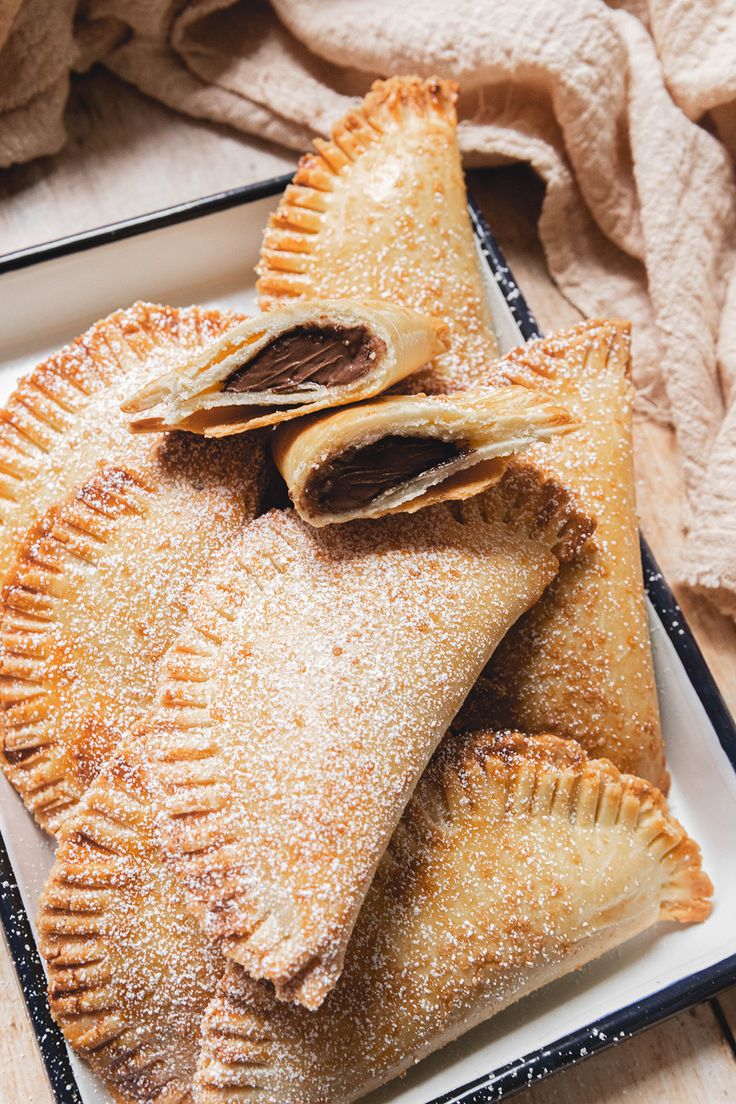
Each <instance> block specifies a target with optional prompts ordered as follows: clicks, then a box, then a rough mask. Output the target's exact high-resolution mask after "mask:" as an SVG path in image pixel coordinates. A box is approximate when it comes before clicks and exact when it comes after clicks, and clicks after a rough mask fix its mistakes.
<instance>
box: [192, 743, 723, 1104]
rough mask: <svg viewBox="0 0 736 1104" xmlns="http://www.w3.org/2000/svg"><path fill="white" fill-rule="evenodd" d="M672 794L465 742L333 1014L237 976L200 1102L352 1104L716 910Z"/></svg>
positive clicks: (389, 864)
mask: <svg viewBox="0 0 736 1104" xmlns="http://www.w3.org/2000/svg"><path fill="white" fill-rule="evenodd" d="M711 892H712V887H711V885H710V881H709V879H708V878H707V876H706V875H705V874H704V873H703V872H702V870H701V867H700V855H699V850H698V847H697V845H696V844H695V843H693V841H692V840H690V839H689V838H688V837H687V835H686V833H685V832H684V831H683V829H682V828H681V827H680V825H679V824H678V823H677V822H676V821H675V820H674V819H673V818H672V817H671V816H670V815H669V813H668V811H667V807H666V805H665V802H664V800H663V798H662V795H661V794H660V793H659V792H658V791H657V790H656V789H654V788H653V787H652V786H649V785H648V784H647V783H645V782H642V781H641V780H640V779H637V778H632V777H630V776H627V775H622V774H619V772H618V771H617V770H616V769H615V767H613V766H612V765H611V764H610V763H608V762H606V761H605V760H603V761H595V760H589V759H587V757H586V756H585V753H584V752H583V751H582V750H581V749H580V748H579V747H578V746H577V745H576V744H574V743H572V742H566V741H562V740H558V739H555V738H554V737H551V736H538V737H535V738H534V739H529V738H527V737H523V736H518V735H512V734H504V735H493V734H488V733H478V734H475V735H474V736H472V737H470V738H467V740H466V742H465V743H464V744H458V742H457V741H455V742H452V741H451V740H448V742H447V743H446V744H443V746H442V748H441V749H440V751H439V752H438V754H437V757H436V759H435V761H434V762H433V764H432V765H431V767H430V768H429V770H428V771H427V772H426V773H425V775H424V777H423V778H422V779H421V781H420V783H419V786H418V787H417V791H416V794H415V796H414V798H413V799H412V801H411V803H410V804H409V807H408V808H407V810H406V812H405V814H404V817H403V819H402V821H401V823H400V825H399V827H398V829H397V831H396V832H395V834H394V836H393V839H392V840H391V843H390V845H389V849H388V851H387V853H386V855H385V856H384V858H383V861H382V862H381V865H380V867H379V869H378V872H377V874H376V877H375V879H374V881H373V884H372V885H371V888H370V890H369V891H368V895H367V897H366V902H365V905H364V906H363V909H362V911H361V914H360V918H359V920H358V924H357V927H356V930H355V932H354V934H353V937H352V939H351V941H350V946H349V948H348V953H347V956H346V959H345V970H344V973H343V976H342V977H341V978H340V981H339V983H338V985H337V988H336V989H335V991H334V992H333V993H331V994H330V995H329V997H328V998H327V1000H326V1001H325V1003H324V1004H323V1005H322V1007H321V1008H319V1009H318V1010H317V1011H316V1012H312V1013H308V1012H305V1011H304V1010H303V1009H298V1008H294V1007H289V1006H287V1005H284V1004H279V1003H278V1002H277V1001H275V1000H274V999H273V997H272V996H271V995H270V994H268V993H266V992H264V990H263V988H262V987H259V986H256V985H255V984H254V983H253V982H252V981H251V980H250V979H249V978H247V977H246V976H245V974H244V972H243V971H242V970H240V969H239V968H238V967H236V966H230V967H229V969H228V971H227V973H226V975H225V979H224V984H223V986H222V991H221V994H220V995H219V996H218V997H217V998H216V999H215V1000H214V1001H213V1002H212V1004H211V1005H210V1007H209V1009H208V1010H207V1013H206V1015H205V1018H204V1022H203V1027H202V1034H203V1038H202V1048H201V1053H200V1059H199V1064H198V1071H197V1078H196V1081H195V1099H196V1100H197V1101H198V1104H224V1102H225V1101H228V1102H231V1101H235V1100H249V1101H253V1102H254V1104H294V1101H299V1102H300V1104H348V1102H349V1101H352V1100H355V1099H356V1098H357V1097H360V1096H362V1095H363V1094H364V1093H367V1092H369V1091H370V1090H371V1089H374V1088H375V1087H376V1086H378V1085H380V1084H382V1083H384V1082H385V1081H388V1080H389V1079H390V1078H392V1077H396V1076H398V1075H399V1074H401V1073H402V1072H403V1071H404V1070H406V1069H408V1068H409V1067H410V1066H412V1065H414V1063H415V1062H417V1060H419V1059H420V1058H423V1057H425V1056H426V1055H427V1054H429V1053H430V1052H432V1051H433V1050H437V1049H438V1048H439V1047H441V1046H443V1045H444V1044H445V1043H448V1042H450V1041H451V1040H452V1039H454V1038H456V1037H457V1036H458V1035H460V1034H462V1033H463V1032H465V1031H468V1030H470V1029H471V1028H473V1027H475V1026H476V1025H477V1024H479V1023H480V1022H482V1021H483V1020H486V1019H488V1018H489V1017H490V1016H493V1015H494V1014H495V1013H496V1012H499V1011H500V1010H501V1009H502V1008H505V1007H506V1006H507V1005H509V1004H511V1003H512V1002H513V1001H516V1000H518V999H519V998H520V997H522V996H524V995H525V994H527V993H530V992H532V991H533V990H535V989H538V988H539V987H540V986H541V985H544V984H546V983H547V982H550V981H552V980H553V979H555V978H559V977H561V976H562V975H564V974H566V973H569V972H570V971H572V970H575V969H577V968H578V967H579V966H582V965H583V964H584V963H586V962H589V961H590V960H591V959H594V958H596V957H598V956H599V955H601V954H603V953H604V952H605V951H607V950H609V949H610V948H612V947H616V946H618V945H619V944H621V943H623V942H624V941H625V940H627V939H629V938H631V937H632V936H634V935H636V934H637V933H639V932H641V931H643V930H644V929H645V928H648V927H649V926H650V925H652V924H655V923H657V921H662V920H664V921H678V922H682V923H688V922H693V921H699V920H703V919H704V918H705V917H706V916H707V915H708V912H709V909H710V904H709V897H710V894H711Z"/></svg>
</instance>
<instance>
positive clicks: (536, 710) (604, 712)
mask: <svg viewBox="0 0 736 1104" xmlns="http://www.w3.org/2000/svg"><path fill="white" fill-rule="evenodd" d="M629 341H630V337H629V324H628V323H626V322H621V321H617V320H613V321H600V320H593V321H590V322H585V323H582V324H581V325H579V326H576V327H574V328H573V329H572V330H568V331H566V332H563V333H560V334H556V335H553V336H551V337H549V338H545V339H544V340H541V341H535V342H532V343H531V344H529V345H526V346H523V347H521V348H519V349H515V350H514V351H513V352H511V353H509V354H508V355H507V356H506V357H504V358H503V360H501V361H498V362H497V363H496V365H495V366H494V374H496V378H497V382H499V383H502V382H503V381H504V380H506V381H507V382H511V383H513V384H524V385H525V386H527V387H533V388H536V389H537V390H538V391H540V392H546V393H547V394H548V395H549V396H550V397H551V398H553V399H554V401H556V402H559V403H562V404H564V405H565V406H566V407H567V408H568V409H569V410H570V411H571V412H572V413H573V414H574V415H576V416H577V418H578V419H579V421H580V429H579V431H578V432H577V433H576V434H575V435H574V436H571V437H569V438H557V439H555V440H552V441H550V443H549V444H548V445H546V446H545V447H544V449H543V450H542V449H537V448H533V449H532V450H531V453H530V455H531V456H533V457H534V459H535V460H536V462H537V463H538V464H539V465H540V466H541V467H542V468H543V470H545V471H546V472H547V474H551V473H552V472H554V473H557V474H558V475H559V476H560V477H561V478H562V479H563V480H564V481H565V483H567V484H569V485H570V486H571V487H572V488H573V489H574V491H575V493H576V495H577V496H578V498H579V500H580V502H582V503H584V505H585V507H586V508H587V509H588V510H589V511H590V512H591V513H592V514H593V515H594V516H595V517H596V519H597V528H596V532H595V534H594V537H593V538H592V539H591V540H590V541H589V542H588V544H587V546H586V548H585V550H584V552H583V554H582V556H581V557H580V558H579V559H578V561H577V562H576V563H574V564H572V563H571V564H567V565H565V566H564V567H563V568H562V569H561V571H560V573H559V575H558V577H557V578H556V579H555V581H554V583H553V584H552V585H551V586H550V588H549V589H548V590H547V592H546V593H545V595H544V597H543V598H542V600H541V602H539V603H538V604H537V605H536V606H535V607H534V609H533V610H531V611H530V612H529V614H528V615H527V616H526V617H524V618H523V619H522V620H521V621H520V622H519V624H518V625H517V626H515V627H514V629H513V630H512V631H511V632H510V633H509V635H508V637H507V638H506V639H505V640H504V641H503V643H502V645H501V647H500V648H499V650H498V651H497V652H496V654H495V655H494V657H493V660H492V661H491V664H490V666H489V667H488V668H487V670H486V671H485V673H484V676H483V678H482V679H481V680H479V682H478V685H477V686H476V687H475V688H474V690H473V692H472V693H471V694H470V695H469V697H468V700H467V702H466V706H465V708H464V710H463V714H462V715H461V717H460V718H459V719H458V724H461V725H462V726H464V727H469V728H476V727H478V726H479V725H480V724H489V725H491V726H492V727H496V728H498V727H516V728H520V729H522V730H523V731H525V732H532V733H533V732H550V731H551V732H555V733H557V734H559V735H560V736H567V737H570V738H572V739H575V740H578V741H579V742H580V743H581V744H582V746H583V747H584V748H585V749H586V751H587V752H588V753H589V754H590V755H592V756H595V757H599V756H605V757H607V758H608V759H611V760H612V761H613V762H614V763H615V764H616V766H617V767H619V768H620V769H621V770H624V771H628V772H630V773H632V774H637V775H639V776H641V777H642V778H646V779H648V780H649V781H650V782H653V783H654V784H655V785H657V786H658V787H659V788H660V789H661V790H662V791H663V792H665V793H666V792H667V788H668V786H669V776H668V773H667V768H666V765H665V754H664V743H663V739H662V733H661V729H660V724H659V709H658V704H657V691H656V686H655V682H654V670H653V665H652V654H651V644H650V639H649V629H648V624H647V613H646V606H645V602H644V593H643V588H642V568H641V554H640V550H639V533H638V528H637V514H636V492H635V485H634V468H633V456H632V439H631V433H632V402H633V388H632V385H631V382H630V379H629V369H630V348H629Z"/></svg>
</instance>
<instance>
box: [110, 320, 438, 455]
mask: <svg viewBox="0 0 736 1104" xmlns="http://www.w3.org/2000/svg"><path fill="white" fill-rule="evenodd" d="M439 328H440V329H444V327H439ZM443 347H444V343H443V341H442V340H441V339H440V337H439V335H438V326H437V325H435V323H433V322H432V320H431V319H430V318H428V317H426V316H425V315H421V314H419V313H418V312H417V311H413V310H409V309H408V308H406V307H402V306H398V305H396V304H392V303H381V302H379V301H378V300H373V301H370V302H368V301H366V302H357V301H355V302H353V301H351V300H347V299H322V300H320V301H319V302H304V303H299V302H297V303H293V304H289V305H288V306H285V307H283V308H282V309H281V310H273V311H271V312H269V313H268V314H259V315H256V317H255V318H251V319H249V320H248V321H247V322H240V323H239V324H238V325H237V326H235V327H234V328H233V329H231V330H228V332H227V333H225V334H223V335H222V336H220V337H218V339H217V340H216V341H214V342H212V344H211V345H209V346H207V347H206V348H205V349H202V350H201V351H200V352H198V354H197V356H195V357H193V358H192V359H191V360H189V361H187V362H186V363H183V364H180V365H177V367H176V368H175V369H173V370H172V371H169V372H167V373H165V374H164V375H162V376H159V377H157V378H156V379H153V380H151V381H150V382H148V383H146V385H145V386H144V387H143V388H142V389H141V390H140V391H139V392H138V393H137V394H135V395H133V397H132V398H129V399H127V400H126V401H125V402H124V403H123V404H122V407H121V409H122V410H123V411H124V412H125V413H128V414H134V415H137V416H135V417H133V418H132V419H131V421H130V429H131V430H133V432H135V433H147V432H149V433H150V432H160V431H161V430H167V429H188V430H191V431H192V432H194V433H203V434H204V435H205V436H207V437H226V436H228V435H229V434H232V433H242V432H243V431H244V430H247V429H256V428H257V427H258V426H265V425H273V424H275V423H277V422H284V421H289V420H290V419H292V418H300V417H301V416H302V415H303V414H309V413H311V412H313V411H316V410H323V409H325V408H326V407H330V406H342V405H344V404H345V403H351V402H356V401H357V400H359V399H366V398H371V397H372V396H373V395H377V394H379V392H381V391H385V390H386V389H387V388H389V387H391V386H392V385H393V384H395V383H397V382H399V381H400V380H403V379H404V377H405V376H407V375H409V374H410V373H411V372H414V371H415V370H416V369H417V368H419V367H421V366H422V365H423V364H426V363H427V361H428V360H430V359H431V357H432V356H433V355H434V353H436V352H438V351H439V350H440V349H442V348H443ZM148 411H150V413H147V412H148ZM141 414H142V415H143V416H138V415H141Z"/></svg>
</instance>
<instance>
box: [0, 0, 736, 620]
mask: <svg viewBox="0 0 736 1104" xmlns="http://www.w3.org/2000/svg"><path fill="white" fill-rule="evenodd" d="M0 42H4V45H3V47H2V52H1V53H0V164H6V165H7V164H11V163H13V162H17V161H22V160H27V159H29V158H32V157H37V156H39V155H40V154H48V153H53V152H54V151H56V150H58V149H59V148H60V147H61V146H62V145H63V142H64V122H63V110H64V103H65V100H66V96H67V91H68V86H69V73H70V70H73V69H76V70H84V69H86V68H88V67H89V65H91V64H92V63H93V62H94V61H97V60H101V61H102V62H103V63H104V64H105V65H106V66H108V67H109V68H110V69H111V70H113V71H114V72H115V73H117V74H119V76H121V77H123V78H124V79H125V80H127V81H130V82H132V83H133V84H135V85H137V86H138V88H140V89H142V90H143V91H144V92H146V93H148V94H149V95H151V96H155V97H157V98H158V99H159V100H161V101H163V102H164V103H166V104H168V105H169V106H171V107H174V108H178V109H179V110H181V111H185V112H188V113H189V114H191V115H195V116H199V117H202V118H207V119H213V120H216V121H218V122H220V123H228V124H230V125H231V126H234V127H237V128H238V129H240V130H243V131H247V132H249V133H252V134H257V135H260V136H261V137H264V138H267V139H271V140H272V141H274V142H279V143H282V144H285V145H288V146H291V147H293V148H295V149H303V148H305V147H306V146H307V144H308V142H309V140H310V138H311V136H312V135H313V134H314V133H315V132H317V133H320V134H326V133H327V131H328V129H329V127H330V124H331V123H332V122H333V121H334V120H335V119H336V118H338V117H339V116H340V115H341V114H342V113H343V112H344V111H345V110H346V109H347V108H349V107H350V105H351V102H352V100H353V98H354V97H356V96H359V95H362V94H363V93H364V92H365V91H366V89H367V88H368V86H369V84H370V82H371V80H372V79H373V78H375V77H376V76H386V75H390V74H393V73H420V74H423V75H434V74H438V75H440V76H451V77H454V78H456V79H457V80H458V81H459V82H460V84H461V86H462V93H463V94H462V99H461V102H460V116H461V119H462V122H461V127H460V138H461V144H462V148H463V151H464V154H465V157H466V160H467V163H468V164H469V165H486V164H498V163H500V162H505V161H509V160H514V161H527V162H529V163H530V164H531V165H532V166H533V167H534V169H535V170H536V171H537V172H538V173H539V175H540V176H541V177H542V178H543V179H544V181H545V183H546V195H545V200H544V204H543V207H542V213H541V218H540V224H539V229H540V234H541V237H542V241H543V243H544V247H545V250H546V253H547V258H548V261H549V266H550V269H551V271H552V274H553V276H554V278H555V280H556V281H557V283H558V284H559V286H560V288H561V289H562V290H563V291H564V292H565V294H566V295H567V296H568V297H569V298H570V299H571V300H572V301H573V302H574V303H575V304H576V305H577V306H578V307H579V308H580V309H581V310H582V311H584V312H585V313H587V314H597V313H613V314H618V315H624V316H627V317H630V318H632V319H633V321H634V323H635V347H634V352H635V365H636V368H635V371H636V382H637V386H638V390H639V396H640V402H641V403H642V404H644V405H645V406H646V407H647V408H648V410H649V412H650V413H651V414H652V415H653V416H655V417H659V418H661V419H670V420H671V421H672V423H673V424H674V426H675V428H676V431H677V438H678V442H679V447H680V454H681V457H682V465H683V471H684V476H685V483H686V488H687V493H688V500H689V510H688V518H687V520H688V525H689V533H688V537H687V539H686V541H685V544H684V548H683V554H682V561H681V577H682V579H684V580H685V581H687V582H688V583H689V584H690V585H692V586H695V587H697V588H699V589H701V590H703V591H705V592H707V593H709V594H710V595H711V597H713V598H714V599H715V600H716V601H717V602H718V604H719V605H720V606H721V608H722V609H723V610H725V611H727V612H729V613H731V614H732V615H736V470H734V469H735V467H736V463H735V462H736V281H735V280H734V278H733V276H734V230H735V227H736V191H735V189H734V181H733V169H732V156H733V154H734V152H736V0H648V2H647V0H610V3H609V5H608V6H607V5H606V4H604V3H602V2H600V0H525V2H523V3H522V2H519V0H514V2H512V0H507V2H502V0H475V2H472V0H405V2H398V3H397V0H273V3H272V4H268V3H266V2H265V0H263V2H259V0H241V2H240V3H234V2H233V0H87V2H82V3H79V2H75V0H0Z"/></svg>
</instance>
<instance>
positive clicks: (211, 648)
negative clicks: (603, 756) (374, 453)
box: [148, 467, 591, 1007]
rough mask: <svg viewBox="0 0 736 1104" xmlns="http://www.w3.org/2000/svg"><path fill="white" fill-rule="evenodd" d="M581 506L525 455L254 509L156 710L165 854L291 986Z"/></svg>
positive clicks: (542, 578) (350, 916) (195, 618)
mask: <svg viewBox="0 0 736 1104" xmlns="http://www.w3.org/2000/svg"><path fill="white" fill-rule="evenodd" d="M590 529H591V523H590V521H589V519H587V518H586V517H585V516H584V515H581V514H580V513H579V512H578V511H577V510H576V508H575V506H574V504H573V503H572V502H571V501H570V499H569V497H568V495H567V493H566V491H565V490H564V488H561V487H560V486H559V485H558V484H554V483H553V482H551V481H545V480H543V479H541V478H540V476H539V473H538V472H537V471H536V470H535V469H533V468H528V467H527V468H521V469H520V470H516V471H509V472H508V473H507V474H506V476H504V479H503V480H502V481H501V482H500V483H499V484H498V486H497V487H496V488H493V489H492V490H491V491H488V492H486V494H484V495H479V496H477V497H476V498H474V499H472V500H471V501H470V502H467V503H456V504H453V505H452V506H451V507H450V506H446V505H444V506H443V505H440V506H436V507H431V508H429V509H428V510H424V511H422V512H421V513H417V514H405V515H397V516H395V517H392V518H383V519H380V521H373V522H370V521H369V522H358V523H351V524H350V525H347V526H332V527H328V528H326V529H319V530H315V529H312V528H310V527H309V526H306V525H304V524H303V523H302V522H301V521H300V520H299V519H298V518H297V517H296V515H295V514H294V513H293V512H291V511H281V512H272V513H270V514H267V515H264V516H263V517H261V518H259V519H257V520H256V521H255V522H253V523H252V524H251V525H250V526H249V527H248V529H247V530H246V531H245V532H244V534H243V536H242V539H240V540H239V541H237V542H236V543H235V544H234V545H233V546H232V547H231V549H230V550H229V552H228V554H227V556H226V557H225V558H224V561H223V566H222V569H221V570H220V571H219V572H218V573H216V574H215V575H214V577H213V578H211V579H210V580H209V581H208V583H207V584H206V585H204V586H203V588H202V590H201V593H200V595H199V598H198V600H196V601H194V602H193V604H192V609H191V613H190V615H189V621H188V624H187V626H186V627H185V628H184V629H183V630H182V633H181V636H180V637H179V640H178V641H177V643H176V644H175V645H174V646H173V647H172V649H171V650H170V652H169V654H168V656H167V657H166V660H165V662H164V667H163V669H162V677H161V681H160V684H159V689H158V693H157V704H156V707H155V710H154V713H153V716H152V719H151V722H150V725H149V728H150V732H149V736H148V741H149V745H150V747H151V749H152V750H151V772H152V778H153V780H154V791H155V793H156V795H157V800H160V802H161V824H162V830H163V833H164V839H165V842H166V849H167V853H168V856H169V858H170V861H171V862H172V864H173V868H174V870H175V871H176V873H177V875H178V876H179V877H180V878H181V879H182V881H183V883H184V884H185V885H186V887H187V889H188V892H189V899H190V903H191V907H192V908H193V909H194V910H195V911H196V913H197V915H198V916H199V918H200V920H201V922H202V924H203V925H204V926H205V927H206V929H207V931H208V932H210V933H211V934H213V935H216V936H217V937H218V938H221V939H222V941H223V948H224V951H225V953H226V954H228V955H229V956H230V957H232V958H234V959H236V960H237V961H239V962H241V963H242V964H244V965H245V966H246V967H247V969H248V970H249V971H250V972H251V973H252V974H253V975H254V976H256V977H260V978H266V979H268V980H269V981H271V982H272V983H273V984H274V985H275V986H276V989H277V991H278V993H279V995H280V996H281V997H282V998H283V999H287V1000H296V1001H299V1002H301V1003H303V1004H305V1005H307V1006H309V1007H316V1006H317V1005H318V1004H319V1003H320V1002H321V1001H322V1000H323V999H324V996H325V995H326V993H327V992H328V991H329V990H330V989H331V988H332V986H333V985H334V983H335V981H336V979H337V977H338V975H339V973H340V970H341V967H342V960H343V956H344V953H345V946H346V944H347V940H348V937H349V935H350V931H351V929H352V926H353V923H354V921H355V917H356V915H357V912H358V909H359V907H360V904H361V902H362V900H363V896H364V894H365V892H366V889H367V887H368V885H369V883H370V879H371V877H372V875H373V872H374V870H375V867H376V864H377V862H378V860H379V858H380V856H381V853H382V852H383V850H384V848H385V846H386V844H387V843H388V840H389V838H390V835H391V832H392V831H393V828H394V827H395V825H396V823H397V821H398V819H399V816H400V815H401V812H402V811H403V808H404V806H405V804H406V801H407V799H408V796H409V794H410V793H411V790H412V788H413V786H414V784H415V782H416V780H417V778H418V776H419V774H420V773H421V771H422V770H423V768H424V766H425V765H426V762H427V760H428V759H429V756H430V755H431V753H432V751H433V750H434V747H435V746H436V744H437V742H438V741H439V739H440V738H441V736H442V735H443V734H444V732H445V730H446V728H447V727H448V726H449V724H450V721H451V720H452V717H453V716H454V714H455V713H456V711H457V709H458V707H459V705H460V703H461V702H462V700H463V698H464V696H465V694H466V693H467V691H468V689H469V688H470V686H471V684H472V683H473V681H474V679H475V678H476V677H477V675H478V673H479V671H480V669H481V667H482V665H483V663H484V662H485V659H486V657H487V656H488V655H489V653H490V652H491V651H492V649H493V648H494V647H495V646H496V644H497V643H498V641H499V640H500V639H501V638H502V636H503V635H504V633H505V632H506V631H507V629H508V628H509V626H510V625H511V624H512V623H513V622H514V621H515V620H516V618H517V617H518V616H519V615H520V613H521V612H522V611H523V610H524V609H527V608H528V607H529V606H530V605H531V604H532V603H533V602H534V601H536V599H537V598H538V597H539V595H540V594H541V592H542V590H543V589H544V587H545V586H546V585H547V583H548V582H549V581H550V580H551V579H552V577H553V576H554V575H555V573H556V571H557V567H558V562H559V561H558V557H559V558H565V557H567V556H570V555H574V554H576V552H577V551H578V550H579V548H580V545H581V543H582V541H584V539H585V537H586V535H587V534H588V533H589V532H590Z"/></svg>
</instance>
